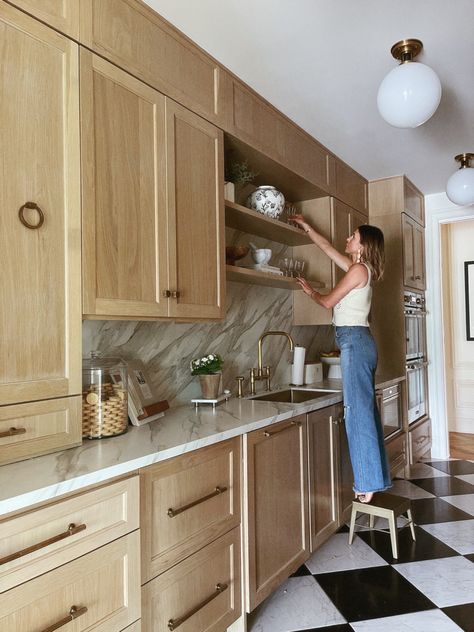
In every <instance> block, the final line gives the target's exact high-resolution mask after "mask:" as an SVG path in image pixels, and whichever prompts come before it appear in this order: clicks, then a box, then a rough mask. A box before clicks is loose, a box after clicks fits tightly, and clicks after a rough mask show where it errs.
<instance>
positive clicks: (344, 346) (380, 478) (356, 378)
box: [336, 326, 392, 492]
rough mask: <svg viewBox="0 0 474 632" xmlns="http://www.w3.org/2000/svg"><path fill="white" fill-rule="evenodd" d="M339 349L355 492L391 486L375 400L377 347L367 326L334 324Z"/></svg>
mask: <svg viewBox="0 0 474 632" xmlns="http://www.w3.org/2000/svg"><path fill="white" fill-rule="evenodd" d="M336 344H337V346H338V347H339V349H340V350H341V371H342V395H343V399H344V417H345V422H346V433H347V441H348V444H349V453H350V457H351V463H352V471H353V474H354V491H356V492H380V491H383V490H384V489H387V488H388V487H391V484H392V482H391V479H390V471H389V467H388V462H387V455H386V453H385V445H384V437H383V431H382V423H381V420H380V414H379V410H378V408H377V403H376V399H375V369H376V367H377V347H376V345H375V341H374V339H373V337H372V334H371V333H370V330H369V328H368V327H358V326H354V327H336Z"/></svg>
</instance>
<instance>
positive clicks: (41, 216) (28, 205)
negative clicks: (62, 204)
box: [18, 202, 44, 230]
mask: <svg viewBox="0 0 474 632" xmlns="http://www.w3.org/2000/svg"><path fill="white" fill-rule="evenodd" d="M25 208H27V209H31V210H34V211H36V212H37V213H38V215H39V219H38V222H37V223H36V224H30V222H29V221H28V220H26V219H25V216H24V214H23V211H24V210H25ZM18 217H19V218H20V222H21V223H22V224H23V226H26V228H30V229H31V230H35V229H36V228H40V227H41V226H42V225H43V223H44V213H43V211H42V210H41V208H40V207H39V206H38V205H37V204H36V202H25V204H23V206H20V210H19V211H18Z"/></svg>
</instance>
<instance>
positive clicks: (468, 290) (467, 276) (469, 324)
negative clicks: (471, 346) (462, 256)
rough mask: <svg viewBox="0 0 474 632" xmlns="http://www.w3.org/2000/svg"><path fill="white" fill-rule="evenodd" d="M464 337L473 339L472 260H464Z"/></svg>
mask: <svg viewBox="0 0 474 632" xmlns="http://www.w3.org/2000/svg"><path fill="white" fill-rule="evenodd" d="M464 288H465V301H466V339H467V340H474V261H465V262H464Z"/></svg>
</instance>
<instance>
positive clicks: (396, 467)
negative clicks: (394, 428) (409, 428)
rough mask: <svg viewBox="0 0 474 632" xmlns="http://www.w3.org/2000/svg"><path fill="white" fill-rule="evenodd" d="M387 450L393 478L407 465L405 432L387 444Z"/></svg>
mask: <svg viewBox="0 0 474 632" xmlns="http://www.w3.org/2000/svg"><path fill="white" fill-rule="evenodd" d="M385 449H386V451H387V458H388V462H389V465H390V476H391V477H392V478H393V477H394V476H395V475H396V474H397V472H399V471H400V470H403V469H404V468H405V466H406V465H407V450H406V434H405V433H404V432H403V433H400V434H399V435H397V436H396V437H394V438H393V439H390V440H388V441H387V442H386V443H385Z"/></svg>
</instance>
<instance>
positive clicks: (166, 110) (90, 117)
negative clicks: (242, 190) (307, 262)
mask: <svg viewBox="0 0 474 632" xmlns="http://www.w3.org/2000/svg"><path fill="white" fill-rule="evenodd" d="M81 86H82V88H81V119H82V165H83V251H84V268H83V270H84V272H83V273H84V306H83V309H84V314H85V315H86V316H91V317H98V316H101V317H110V318H113V317H123V318H138V319H146V318H159V317H166V316H169V317H179V318H193V319H200V318H220V317H222V316H223V315H224V309H225V296H224V255H223V251H224V233H223V231H224V225H223V224H224V222H223V198H222V187H221V186H220V183H221V182H222V181H223V175H222V161H223V157H222V154H223V148H222V133H221V132H219V130H218V129H217V128H215V127H214V126H213V125H211V124H210V123H207V122H206V121H204V120H203V119H201V118H200V117H198V116H196V115H195V114H193V113H191V112H189V111H188V110H185V109H184V108H182V107H180V106H178V105H177V104H175V103H173V102H172V101H169V100H168V101H167V100H166V99H165V97H164V96H163V95H161V94H160V93H158V92H157V91H156V90H153V89H152V88H150V87H149V86H147V85H145V84H143V83H141V82H140V81H138V80H136V79H135V78H133V77H131V76H130V75H128V74H127V73H125V72H123V71H122V70H119V69H118V68H116V67H115V66H113V65H112V64H110V63H108V62H106V61H105V60H103V59H101V58H99V57H97V56H95V55H93V54H92V53H90V52H89V51H82V54H81Z"/></svg>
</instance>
